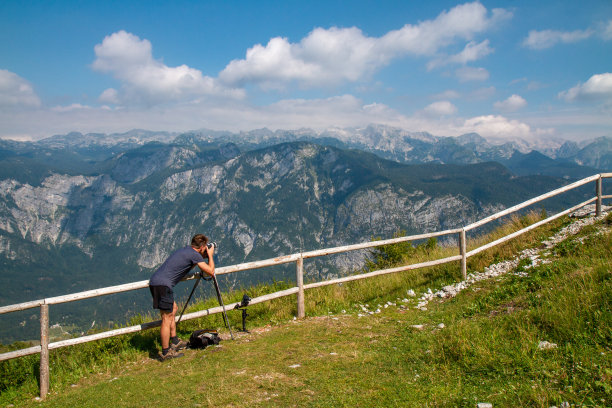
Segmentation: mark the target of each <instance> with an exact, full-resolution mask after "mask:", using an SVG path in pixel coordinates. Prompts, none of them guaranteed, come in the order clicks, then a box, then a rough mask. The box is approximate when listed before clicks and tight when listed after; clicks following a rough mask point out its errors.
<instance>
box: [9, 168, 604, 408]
mask: <svg viewBox="0 0 612 408" xmlns="http://www.w3.org/2000/svg"><path fill="white" fill-rule="evenodd" d="M604 178H612V173H601V174H596V175H593V176H590V177H587V178H584V179H582V180H579V181H576V182H574V183H571V184H568V185H566V186H564V187H561V188H558V189H556V190H553V191H550V192H548V193H546V194H542V195H540V196H537V197H534V198H532V199H530V200H527V201H525V202H523V203H521V204H518V205H515V206H513V207H509V208H507V209H505V210H503V211H500V212H498V213H496V214H493V215H491V216H489V217H486V218H483V219H482V220H479V221H476V222H474V223H472V224H469V225H467V226H465V227H463V228H457V229H451V230H445V231H439V232H432V233H427V234H419V235H411V236H405V237H400V238H393V239H387V240H380V241H371V242H365V243H361V244H354V245H346V246H341V247H335V248H326V249H320V250H316V251H310V252H301V253H296V254H291V255H285V256H280V257H276V258H271V259H266V260H262V261H255V262H247V263H242V264H237V265H230V266H224V267H219V268H216V273H217V275H224V274H229V273H236V272H240V271H246V270H252V269H258V268H265V267H268V266H274V265H281V264H287V263H292V262H295V264H296V286H295V287H293V288H290V289H286V290H283V291H279V292H274V293H270V294H267V295H264V296H259V297H256V298H253V299H251V302H250V304H257V303H262V302H267V301H269V300H272V299H276V298H280V297H284V296H290V295H294V294H297V317H298V318H303V317H304V315H305V307H304V296H305V295H304V291H305V290H306V289H313V288H317V287H322V286H327V285H334V284H338V283H343V282H349V281H354V280H359V279H367V278H371V277H373V276H380V275H385V274H390V273H397V272H402V271H407V270H412V269H419V268H426V267H431V266H435V265H441V264H445V263H449V262H456V261H459V262H460V266H461V274H462V277H463V279H465V278H466V275H467V258H469V257H470V256H473V255H476V254H478V253H480V252H482V251H485V250H487V249H489V248H492V247H494V246H496V245H499V244H502V243H504V242H506V241H509V240H511V239H513V238H516V237H518V236H520V235H522V234H524V233H526V232H528V231H531V230H533V229H535V228H537V227H539V226H541V225H543V224H546V223H548V222H551V221H553V220H555V219H557V218H559V217H562V216H564V215H567V214H569V213H571V212H573V211H576V210H578V209H580V208H582V207H584V206H586V205H588V204H591V203H593V202H594V203H595V213H596V215H599V214H601V206H602V200H603V199H610V198H612V195H603V191H602V179H604ZM593 182H594V183H595V196H594V197H593V198H591V199H589V200H587V201H584V202H582V203H580V204H577V205H575V206H573V207H571V208H568V209H566V210H565V211H562V212H559V213H557V214H554V215H552V216H550V217H548V218H546V219H544V220H541V221H539V222H537V223H535V224H532V225H530V226H528V227H526V228H523V229H521V230H519V231H516V232H514V233H512V234H509V235H507V236H505V237H502V238H500V239H497V240H495V241H493V242H490V243H488V244H485V245H482V246H480V247H478V248H475V249H472V250H471V251H467V249H466V248H467V238H466V232H468V231H471V230H473V229H475V228H478V227H481V226H483V225H485V224H487V223H490V222H492V221H495V220H498V219H500V218H502V217H504V216H506V215H509V214H513V213H515V212H517V211H519V210H521V209H523V208H526V207H528V206H530V205H533V204H535V203H538V202H540V201H543V200H546V199H548V198H551V197H554V196H557V195H559V194H562V193H565V192H567V191H570V190H573V189H576V188H578V187H581V186H584V185H586V184H589V183H593ZM447 235H458V242H459V254H458V255H455V256H450V257H447V258H442V259H436V260H432V261H427V262H421V263H418V264H410V265H404V266H400V267H396V268H389V269H383V270H378V271H373V272H369V273H363V274H358V275H350V276H345V277H342V278H338V279H331V280H326V281H321V282H314V283H309V284H304V259H309V258H316V257H321V256H327V255H332V254H339V253H344V252H349V251H355V250H361V249H367V248H374V247H378V246H383V245H389V244H396V243H400V242H409V241H416V240H423V239H428V238H433V237H439V236H447ZM191 279H194V276H188V277H187V278H185V279H184V280H191ZM148 286H149V281H148V280H145V281H140V282H133V283H127V284H124V285H117V286H111V287H106V288H101V289H94V290H88V291H84V292H78V293H72V294H69V295H63V296H55V297H50V298H46V299H39V300H34V301H29V302H24V303H19V304H14V305H8V306H2V307H0V314H4V313H10V312H16V311H20V310H26V309H31V308H35V307H39V308H40V345H38V346H33V347H29V348H24V349H21V350H16V351H11V352H7V353H3V354H0V361H3V360H9V359H13V358H17V357H23V356H27V355H31V354H40V396H41V398H45V397H46V395H47V393H48V390H49V350H54V349H57V348H61V347H67V346H72V345H76V344H81V343H87V342H90V341H96V340H100V339H104V338H108V337H114V336H119V335H123V334H127V333H135V332H139V331H142V330H146V329H150V328H153V327H158V326H160V324H161V321H160V320H156V321H152V322H147V323H143V324H138V325H135V326H129V327H123V328H120V329H115V330H109V331H105V332H101V333H96V334H91V335H86V336H81V337H76V338H72V339H68V340H62V341H57V342H53V343H50V342H49V305H55V304H60V303H67V302H74V301H77V300H83V299H88V298H93V297H98V296H104V295H110V294H115V293H122V292H128V291H132V290H138V289H144V288H146V287H148ZM236 304H237V303H232V304H227V305H226V309H228V310H231V309H232V308H234V306H235V305H236ZM221 312H222V308H221V307H220V306H219V307H213V308H210V309H206V310H201V311H198V312H193V313H188V314H185V315H184V316H183V320H190V319H197V318H200V317H204V316H208V315H212V314H216V313H221Z"/></svg>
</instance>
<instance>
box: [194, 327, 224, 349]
mask: <svg viewBox="0 0 612 408" xmlns="http://www.w3.org/2000/svg"><path fill="white" fill-rule="evenodd" d="M220 341H221V337H219V333H218V332H217V331H216V330H196V331H194V332H193V333H191V337H189V348H192V349H203V348H206V347H208V346H212V345H217V344H219V342H220Z"/></svg>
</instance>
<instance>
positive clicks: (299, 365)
mask: <svg viewBox="0 0 612 408" xmlns="http://www.w3.org/2000/svg"><path fill="white" fill-rule="evenodd" d="M301 366H302V365H301V364H293V365H290V366H289V368H298V367H301Z"/></svg>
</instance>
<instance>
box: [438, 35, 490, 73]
mask: <svg viewBox="0 0 612 408" xmlns="http://www.w3.org/2000/svg"><path fill="white" fill-rule="evenodd" d="M492 52H493V48H491V47H489V40H484V41H482V42H480V43H476V42H475V41H470V42H469V43H467V44H466V45H465V48H464V49H463V50H462V51H461V52H460V53H458V54H455V55H452V56H450V57H440V58H437V59H435V60H432V61H431V62H429V63H428V64H427V69H430V70H431V69H433V68H437V67H441V66H444V65H448V64H462V65H465V64H467V63H468V62H472V61H476V60H479V59H481V58H483V57H485V56H487V55H489V54H491V53H492Z"/></svg>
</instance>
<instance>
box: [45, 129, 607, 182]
mask: <svg viewBox="0 0 612 408" xmlns="http://www.w3.org/2000/svg"><path fill="white" fill-rule="evenodd" d="M292 141H312V142H315V143H318V144H325V145H330V146H335V147H340V148H351V149H358V150H363V151H368V152H371V153H375V154H377V155H379V156H380V157H383V158H386V159H389V160H394V161H397V162H400V163H408V164H423V163H440V164H473V163H482V162H486V161H496V162H498V163H501V164H504V165H505V166H507V167H509V168H510V169H511V170H513V171H514V170H518V168H513V163H514V162H516V160H512V156H513V155H515V154H516V153H520V154H523V155H524V154H529V153H531V152H533V151H537V152H539V153H541V154H542V155H543V156H546V157H548V158H549V159H552V160H554V161H555V163H553V162H550V161H548V160H545V161H544V162H543V163H539V164H536V165H534V166H532V167H533V168H538V169H539V171H540V173H538V174H548V175H554V176H556V175H558V176H561V177H566V178H575V177H582V176H584V175H585V174H587V173H593V171H594V170H604V171H608V170H610V169H612V137H610V136H608V137H600V138H598V139H595V140H592V141H588V142H583V143H580V144H578V143H576V142H568V141H566V142H562V141H558V140H555V141H549V142H543V141H541V142H540V143H539V144H538V145H534V144H530V143H529V142H526V141H524V140H520V139H517V140H515V141H509V142H506V143H502V144H494V143H490V142H488V141H487V140H486V139H485V138H483V137H482V136H480V135H478V134H476V133H468V134H464V135H461V136H458V137H445V136H434V135H432V134H429V133H427V132H411V131H407V130H403V129H400V128H395V127H390V126H384V125H370V126H367V127H364V128H344V129H341V128H330V129H327V130H324V131H315V130H312V129H298V130H276V131H271V130H269V129H257V130H251V131H248V132H238V133H233V132H229V131H212V130H206V129H203V130H198V131H191V132H184V133H178V132H151V131H145V130H133V131H130V132H126V133H120V134H119V133H118V134H111V135H105V134H87V135H81V134H80V133H70V134H67V135H57V136H53V137H50V138H47V139H43V140H41V141H39V142H37V143H36V144H37V145H39V146H40V147H46V148H55V149H58V148H70V149H75V148H76V149H83V148H91V147H94V146H95V147H99V148H106V149H113V151H114V152H117V151H119V150H121V149H130V148H134V147H136V146H139V145H144V144H146V143H149V142H161V143H174V144H178V145H189V144H198V143H203V142H209V143H216V144H219V143H234V144H236V145H237V146H239V147H240V148H241V149H242V150H252V149H256V148H261V147H266V146H271V145H274V144H278V143H284V142H292ZM538 157H541V156H538ZM533 158H535V156H534V157H533ZM546 164H548V165H550V166H551V167H552V169H551V171H547V170H546V167H547V166H546ZM580 167H586V169H580ZM561 169H563V170H564V172H565V174H561V175H559V174H552V171H559V170H561ZM521 174H524V172H522V173H521Z"/></svg>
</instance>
